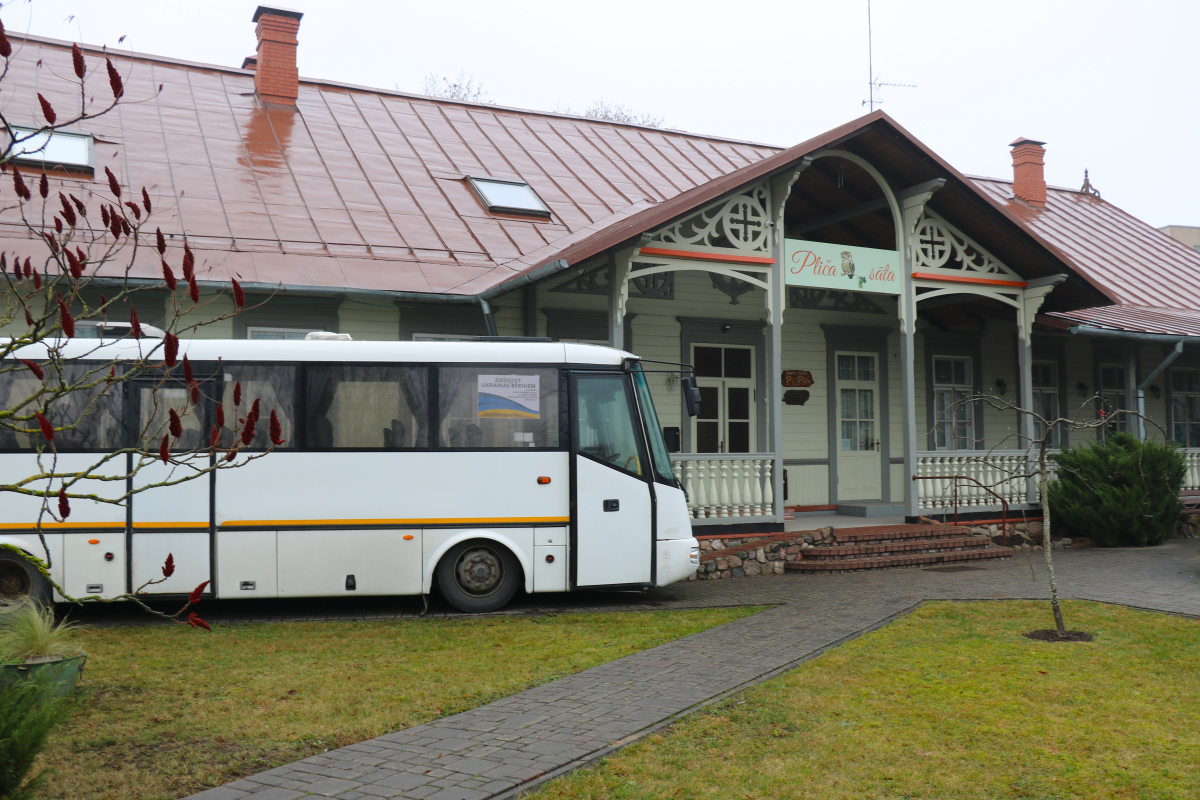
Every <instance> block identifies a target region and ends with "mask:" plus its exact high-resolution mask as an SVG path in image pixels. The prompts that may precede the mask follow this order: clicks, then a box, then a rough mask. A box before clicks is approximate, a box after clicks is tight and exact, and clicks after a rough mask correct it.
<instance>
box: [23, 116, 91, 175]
mask: <svg viewBox="0 0 1200 800" xmlns="http://www.w3.org/2000/svg"><path fill="white" fill-rule="evenodd" d="M12 132H13V137H14V138H15V139H18V140H21V141H19V142H18V143H17V144H15V145H13V149H12V159H13V160H14V161H16V162H17V163H20V164H36V165H38V166H40V167H68V168H76V169H78V168H83V169H91V168H92V137H91V136H90V135H89V134H86V133H67V132H66V131H50V132H44V133H38V131H37V129H36V128H20V127H17V126H15V125H14V126H13V128H12ZM31 134H32V136H31ZM26 137H28V138H26Z"/></svg>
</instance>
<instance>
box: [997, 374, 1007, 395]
mask: <svg viewBox="0 0 1200 800" xmlns="http://www.w3.org/2000/svg"><path fill="white" fill-rule="evenodd" d="M996 391H997V392H999V393H1000V394H1001V395H1003V394H1004V393H1005V392H1007V391H1008V384H1007V383H1005V382H1004V378H996Z"/></svg>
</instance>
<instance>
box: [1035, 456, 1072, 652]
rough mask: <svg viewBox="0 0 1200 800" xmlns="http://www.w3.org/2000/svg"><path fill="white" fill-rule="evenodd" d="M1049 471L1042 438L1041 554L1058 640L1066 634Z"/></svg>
mask: <svg viewBox="0 0 1200 800" xmlns="http://www.w3.org/2000/svg"><path fill="white" fill-rule="evenodd" d="M1049 472H1050V471H1049V470H1048V469H1047V468H1046V439H1045V438H1043V439H1042V441H1041V442H1040V443H1039V446H1038V488H1039V490H1040V492H1041V495H1042V552H1043V553H1045V555H1046V577H1047V578H1048V579H1049V580H1050V608H1052V609H1053V610H1054V627H1055V628H1057V629H1058V638H1060V639H1061V638H1062V637H1064V636H1066V634H1067V626H1066V624H1065V623H1064V622H1063V615H1062V607H1061V606H1059V604H1058V584H1057V583H1055V581H1054V560H1053V558H1052V557H1051V555H1050V554H1051V551H1052V550H1053V549H1054V548H1053V547H1051V545H1050V493H1049V484H1050V478H1049Z"/></svg>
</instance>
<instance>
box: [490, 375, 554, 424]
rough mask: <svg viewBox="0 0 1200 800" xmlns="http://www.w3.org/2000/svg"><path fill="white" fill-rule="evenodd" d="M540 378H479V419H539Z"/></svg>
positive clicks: (510, 376)
mask: <svg viewBox="0 0 1200 800" xmlns="http://www.w3.org/2000/svg"><path fill="white" fill-rule="evenodd" d="M540 377H541V376H540V375H480V376H479V416H481V417H515V418H519V419H538V418H540V417H541V413H540V409H541V400H540V398H541V393H540V392H539V391H538V390H539V386H538V380H539V378H540Z"/></svg>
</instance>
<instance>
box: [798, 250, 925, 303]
mask: <svg viewBox="0 0 1200 800" xmlns="http://www.w3.org/2000/svg"><path fill="white" fill-rule="evenodd" d="M783 264H784V272H783V277H784V283H785V284H787V285H788V286H811V287H814V288H817V289H841V290H843V291H851V292H877V293H879V294H900V290H901V288H902V286H903V284H902V282H901V280H900V253H899V252H898V251H896V250H876V249H875V248H874V247H851V246H849V245H844V244H829V243H828V242H807V241H804V240H803V239H784V240H783Z"/></svg>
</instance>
